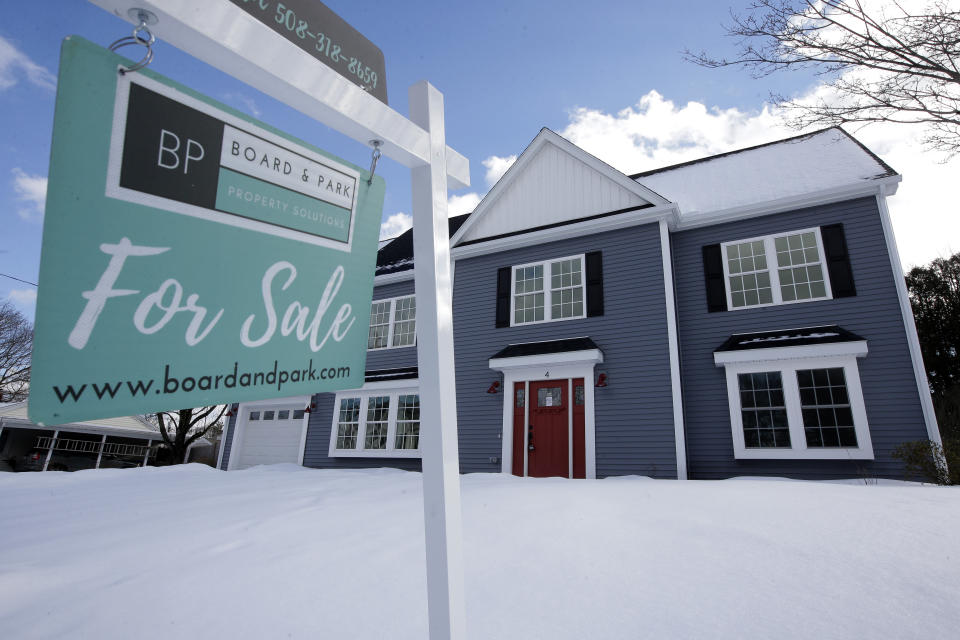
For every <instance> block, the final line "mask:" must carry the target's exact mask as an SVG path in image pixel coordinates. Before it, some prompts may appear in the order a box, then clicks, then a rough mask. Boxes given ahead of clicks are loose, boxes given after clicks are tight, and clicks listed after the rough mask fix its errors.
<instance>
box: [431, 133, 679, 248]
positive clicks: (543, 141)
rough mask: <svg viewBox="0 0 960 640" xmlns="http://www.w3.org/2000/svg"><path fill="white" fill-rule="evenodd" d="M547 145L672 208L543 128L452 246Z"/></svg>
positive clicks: (627, 177) (456, 236) (627, 178)
mask: <svg viewBox="0 0 960 640" xmlns="http://www.w3.org/2000/svg"><path fill="white" fill-rule="evenodd" d="M547 144H552V145H554V146H555V147H557V148H558V149H560V150H561V151H563V152H565V153H567V154H568V155H569V156H571V157H573V158H576V159H577V160H580V161H581V162H583V163H584V164H586V165H587V166H588V167H590V168H591V169H593V170H594V171H596V172H598V173H600V174H601V175H603V176H605V177H607V178H608V179H610V180H611V181H613V182H615V183H616V184H618V185H619V186H620V187H622V188H624V189H626V190H627V191H629V192H630V193H632V194H634V195H636V196H637V197H639V198H641V199H643V200H644V201H646V202H649V203H651V204H654V205H663V204H669V201H668V200H667V199H665V198H664V197H663V196H661V195H660V194H658V193H657V192H655V191H653V190H651V189H650V188H649V187H646V186H644V185H642V184H640V183H639V182H637V181H636V180H631V179H630V177H629V176H627V175H626V174H624V173H623V172H621V171H618V170H616V169H614V168H613V167H611V166H610V165H609V164H607V163H606V162H604V161H602V160H600V159H599V158H597V157H596V156H594V155H592V154H590V153H588V152H586V151H584V150H583V149H581V148H580V147H578V146H577V145H575V144H573V143H572V142H570V141H569V140H567V139H566V138H564V137H563V136H560V135H558V134H557V133H555V132H553V131H551V130H550V129H547V128H543V129H541V130H540V133H538V134H537V136H536V137H535V138H534V139H533V140H532V141H531V142H530V144H529V145H527V148H526V149H524V150H523V152H521V153H520V157H518V158H517V160H516V161H515V162H514V163H513V164H512V165H510V168H508V169H507V171H506V173H504V174H503V175H502V176H501V177H500V179H499V180H498V181H497V183H496V184H495V185H493V188H491V189H490V191H488V192H487V194H486V195H485V196H484V197H483V199H482V200H481V201H480V203H479V204H478V205H477V206H476V208H474V210H473V215H471V216H470V217H469V218H467V220H466V221H465V222H464V223H463V225H462V226H461V227H460V228H459V229H457V232H456V233H455V234H453V237H452V238H450V245H451V246H456V244H457V243H458V242H460V240H461V239H462V238H463V237H464V236H465V235H466V234H467V232H468V231H469V230H470V228H471V227H472V226H473V225H474V224H475V223H476V222H477V220H479V219H480V217H482V216H483V215H484V213H485V212H486V211H487V210H488V209H490V208H491V207H493V206H494V204H496V202H497V200H499V199H500V196H502V195H503V193H504V192H506V190H507V187H508V186H509V185H510V183H512V182H513V181H514V180H516V178H517V176H519V175H520V174H521V173H522V172H523V169H524V167H526V166H527V165H528V164H529V163H530V162H531V161H532V160H533V158H534V157H536V156H537V153H538V151H539V150H540V148H541V147H543V146H544V145H547Z"/></svg>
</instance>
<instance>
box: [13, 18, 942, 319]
mask: <svg viewBox="0 0 960 640" xmlns="http://www.w3.org/2000/svg"><path fill="white" fill-rule="evenodd" d="M327 4H328V6H330V7H331V8H332V9H333V10H334V11H335V12H337V13H338V14H339V15H341V16H342V17H343V18H344V19H346V20H347V21H348V22H349V23H350V24H352V25H353V26H354V27H356V28H357V29H358V30H359V31H361V32H362V33H363V34H364V35H365V36H367V37H368V38H369V39H370V40H372V41H373V42H374V43H375V44H377V45H378V46H379V47H380V48H381V49H382V50H383V52H384V56H385V58H386V67H387V89H388V93H389V98H390V105H391V106H392V107H393V108H394V109H396V110H397V111H399V112H400V113H403V114H406V113H407V88H408V87H409V86H410V85H411V84H413V83H414V82H416V81H419V80H422V79H427V80H429V81H430V82H431V83H433V84H434V85H435V86H436V87H437V88H438V89H440V91H442V92H443V94H444V97H445V104H446V125H447V141H448V144H449V145H450V146H451V147H453V148H454V149H456V150H457V151H459V152H460V153H462V154H463V155H465V156H466V157H467V158H468V159H469V160H470V163H471V179H472V180H471V181H472V186H471V187H470V188H469V189H466V190H462V191H460V192H455V193H451V196H452V198H451V213H452V214H453V213H462V212H466V211H469V210H470V209H471V208H472V207H473V206H474V205H475V203H476V202H477V201H478V200H479V198H481V197H482V196H483V194H484V193H486V191H487V190H488V189H489V187H490V186H491V185H492V184H493V182H495V181H496V179H497V178H498V177H499V175H501V174H502V172H503V170H505V169H506V167H507V166H509V163H510V161H511V159H512V157H513V156H515V155H517V154H519V153H520V152H521V151H523V149H524V147H525V146H526V145H527V144H528V143H529V142H530V141H531V140H532V139H533V138H534V136H535V135H536V134H537V132H538V131H539V130H540V128H541V127H549V128H551V129H553V130H554V131H557V132H558V133H560V134H561V135H564V136H565V137H567V138H569V139H571V140H572V141H573V142H575V143H576V144H578V145H580V146H582V147H583V148H585V149H586V150H588V151H590V152H591V153H593V154H594V155H597V156H598V157H600V158H601V159H603V160H605V161H607V162H609V163H610V164H612V165H614V166H615V167H617V168H618V169H621V170H623V171H625V172H635V171H641V170H644V169H649V168H653V167H656V166H664V165H667V164H672V163H674V162H679V161H684V160H688V159H692V158H696V157H702V156H704V155H709V154H713V153H720V152H723V151H728V150H730V149H735V148H740V147H744V146H749V145H752V144H758V143H761V142H766V141H769V140H775V139H777V138H781V137H787V136H789V135H793V134H794V132H792V131H789V130H786V129H784V128H783V127H782V125H781V124H780V121H779V119H778V117H777V115H776V114H775V113H772V112H771V111H770V110H769V109H768V108H766V107H765V101H766V98H767V95H768V93H769V92H770V91H776V92H780V93H784V94H787V95H796V96H803V95H807V94H809V93H810V92H812V91H814V90H816V82H817V81H816V78H815V77H814V76H812V75H809V74H781V75H777V76H773V77H768V78H765V79H761V80H755V79H752V78H751V77H750V76H749V75H748V74H747V73H746V72H744V71H742V70H736V69H727V70H709V69H703V68H700V67H697V66H695V65H692V64H690V63H687V62H684V61H683V57H682V54H681V52H682V50H683V49H684V48H685V47H689V48H691V49H700V48H704V49H707V50H708V51H710V52H712V53H721V54H722V53H724V52H726V51H729V50H730V48H731V47H732V46H733V44H734V43H733V42H732V41H731V40H730V39H729V38H727V37H725V36H724V35H723V30H722V27H721V24H722V23H724V22H725V21H727V20H728V16H729V11H730V10H731V9H733V10H739V9H742V8H744V7H745V6H746V4H747V3H746V2H739V1H736V2H735V1H732V0H729V1H728V2H716V1H715V0H714V1H712V2H701V1H686V2H682V3H653V2H636V1H635V0H634V1H633V2H604V1H597V2H592V3H589V4H588V5H584V3H582V2H577V3H574V2H552V3H549V4H546V3H523V2H519V3H518V2H500V1H492V2H485V3H450V2H416V3H385V2H366V3H347V2H342V1H339V0H329V1H328V2H327ZM14 9H16V10H14ZM0 11H2V15H3V19H2V20H0V113H2V118H0V145H2V153H0V273H4V274H8V275H11V276H14V277H17V278H21V279H23V280H27V281H29V282H36V281H37V272H38V268H39V260H40V240H41V232H42V222H43V215H42V206H43V193H44V188H45V177H46V175H47V166H48V163H49V148H50V135H51V129H52V122H53V105H54V98H55V83H56V73H57V60H58V55H59V47H60V41H61V39H62V38H63V37H64V36H67V35H70V34H78V35H81V36H83V37H85V38H87V39H89V40H92V41H94V42H98V43H101V44H103V45H104V46H106V45H107V44H109V43H110V42H112V41H113V40H115V39H117V38H119V37H122V36H124V35H128V34H129V32H130V26H129V25H128V24H127V23H125V22H123V21H121V20H119V19H118V18H116V17H114V16H112V15H111V14H109V13H107V12H106V11H104V10H102V9H100V8H98V7H96V6H94V5H93V4H91V3H89V2H84V1H77V0H70V1H67V0H58V1H47V2H35V3H26V4H21V5H12V4H9V3H8V4H6V5H5V6H4V8H3V9H0ZM152 68H153V69H154V70H156V71H157V72H159V73H162V74H164V75H166V76H169V77H171V78H173V79H175V80H177V81H179V82H182V83H184V84H186V85H188V86H190V87H192V88H194V89H197V90H199V91H202V92H203V93H205V94H207V95H209V96H211V97H213V98H215V99H218V100H221V101H222V102H225V103H227V104H229V105H231V106H233V107H236V108H238V109H241V110H243V111H245V112H247V113H250V114H252V115H254V116H256V117H258V118H260V119H262V120H264V121H265V122H267V123H269V124H271V125H274V126H277V127H279V128H281V129H283V130H285V131H287V132H289V133H291V134H293V135H295V136H298V137H300V138H303V139H305V140H307V141H309V142H311V143H313V144H315V145H317V146H319V147H321V148H324V149H327V150H329V151H331V152H333V153H335V154H337V155H339V156H341V157H343V158H345V159H347V160H349V161H352V162H354V163H356V164H359V165H362V166H366V165H367V164H368V163H369V154H370V152H369V149H367V148H366V147H364V146H363V145H360V144H358V143H356V142H354V141H352V140H350V139H348V138H346V137H344V136H342V135H340V134H338V133H337V132H335V131H332V130H330V129H328V128H326V127H325V126H323V125H320V124H318V123H315V122H313V121H311V120H310V119H309V118H307V117H306V116H303V115H301V114H300V113H298V112H296V111H294V110H292V109H289V108H287V107H285V106H284V105H282V104H279V103H278V102H276V101H274V100H273V99H271V98H269V97H268V96H266V95H264V94H261V93H259V92H258V91H256V90H254V89H252V88H250V87H248V86H246V85H244V84H243V83H242V82H240V81H238V80H235V79H233V78H232V77H229V76H226V75H225V74H223V73H221V72H219V71H217V70H215V69H213V68H212V67H210V66H208V65H206V64H204V63H202V62H200V61H198V60H195V59H193V58H191V57H190V56H188V55H186V54H184V53H182V52H180V51H178V50H177V49H175V48H174V47H172V46H171V45H168V44H165V43H164V42H162V41H160V42H159V43H158V45H156V59H155V61H154V63H153V65H152ZM854 133H855V135H857V137H858V138H860V139H861V140H862V141H863V142H865V143H866V144H867V145H868V146H870V147H871V148H872V149H873V150H874V151H876V152H878V153H879V154H880V155H881V156H882V157H883V158H884V159H885V160H887V161H888V162H889V163H890V164H891V165H892V166H893V167H894V168H895V169H897V170H898V171H900V172H901V173H902V174H904V184H903V186H901V190H900V193H899V194H898V195H897V196H895V197H894V198H893V199H892V200H891V211H892V215H893V218H894V226H895V228H896V231H897V234H898V239H899V241H900V246H901V254H902V258H903V261H904V263H905V264H906V265H910V264H920V263H923V262H927V261H929V260H931V259H932V258H934V257H937V256H938V255H945V254H948V253H949V252H952V251H957V250H960V242H958V240H960V223H957V222H955V221H954V219H956V218H960V216H957V215H956V213H957V211H956V205H954V204H953V202H952V201H954V200H955V199H953V198H951V197H950V196H949V195H948V193H947V191H946V185H947V184H948V182H947V179H948V178H949V176H950V172H951V170H952V172H954V173H955V171H956V166H957V165H956V162H955V163H954V165H953V166H952V168H951V167H950V166H948V165H943V164H938V162H937V161H938V160H940V158H938V157H937V156H935V155H933V154H929V153H926V154H924V153H922V152H921V151H920V149H919V145H918V143H917V134H918V132H915V131H911V130H893V129H890V128H886V129H884V128H879V127H872V128H868V129H866V130H863V131H860V132H854ZM378 173H380V174H381V175H383V176H384V178H385V179H386V181H387V195H386V202H385V205H384V221H385V223H386V225H385V227H384V233H385V234H390V233H396V232H397V231H399V230H402V229H403V226H404V224H405V223H406V221H407V214H408V213H409V210H410V189H409V171H408V170H407V169H405V168H403V167H401V166H399V165H396V164H394V163H392V162H390V161H384V162H381V164H380V168H379V169H378ZM908 220H909V223H907V222H906V221H908ZM34 291H35V289H34V287H32V286H30V285H28V284H24V283H22V282H17V281H15V280H12V279H10V278H5V277H0V300H3V299H9V300H12V301H13V302H14V303H15V304H17V305H18V307H19V308H21V309H22V310H23V311H24V312H25V313H27V314H28V315H29V316H31V317H32V314H33V292H34Z"/></svg>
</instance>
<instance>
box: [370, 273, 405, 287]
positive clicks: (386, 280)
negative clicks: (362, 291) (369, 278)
mask: <svg viewBox="0 0 960 640" xmlns="http://www.w3.org/2000/svg"><path fill="white" fill-rule="evenodd" d="M407 280H413V269H404V270H403V271H397V272H396V273H384V274H382V275H379V276H373V286H375V287H379V286H380V285H384V284H393V283H395V282H406V281H407Z"/></svg>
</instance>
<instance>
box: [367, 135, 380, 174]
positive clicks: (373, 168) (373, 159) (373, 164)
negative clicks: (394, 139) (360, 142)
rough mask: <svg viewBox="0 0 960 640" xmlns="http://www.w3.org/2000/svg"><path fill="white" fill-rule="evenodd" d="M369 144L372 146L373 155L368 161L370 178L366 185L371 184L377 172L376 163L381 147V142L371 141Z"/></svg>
mask: <svg viewBox="0 0 960 640" xmlns="http://www.w3.org/2000/svg"><path fill="white" fill-rule="evenodd" d="M370 144H372V145H373V155H372V157H371V159H370V177H369V178H367V184H368V185H371V184H373V176H374V174H375V173H376V172H377V161H378V160H379V159H380V156H381V153H380V147H381V146H383V140H371V141H370Z"/></svg>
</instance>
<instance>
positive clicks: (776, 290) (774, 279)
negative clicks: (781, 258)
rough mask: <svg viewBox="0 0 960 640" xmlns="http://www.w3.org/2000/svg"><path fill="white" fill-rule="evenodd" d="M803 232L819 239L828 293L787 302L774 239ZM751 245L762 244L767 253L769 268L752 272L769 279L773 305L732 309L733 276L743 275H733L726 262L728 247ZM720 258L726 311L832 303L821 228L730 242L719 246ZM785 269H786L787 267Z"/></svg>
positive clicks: (753, 305) (760, 304)
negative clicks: (805, 303)
mask: <svg viewBox="0 0 960 640" xmlns="http://www.w3.org/2000/svg"><path fill="white" fill-rule="evenodd" d="M804 233H813V234H814V235H815V236H816V241H817V253H818V255H819V257H820V260H819V264H820V272H821V274H822V275H823V285H824V289H825V290H826V292H827V294H826V295H825V296H821V297H818V298H804V299H802V300H784V299H783V291H782V290H781V288H780V287H781V285H780V268H781V267H780V265H779V262H777V249H776V244H775V242H774V241H775V240H776V238H783V237H787V236H796V235H801V234H804ZM748 242H751V243H752V242H763V252H764V261H765V262H766V263H767V267H766V269H758V270H755V271H753V272H751V273H753V274H759V273H763V272H764V271H766V273H767V274H768V276H769V277H770V294H771V296H772V297H773V302H761V303H759V304H745V305H742V306H739V307H735V306H733V291H732V290H731V288H730V278H731V277H732V275H741V274H742V273H743V272H741V273H738V274H731V273H730V264H729V261H728V259H727V247H729V246H730V245H740V244H746V243H748ZM720 255H721V257H722V259H723V284H724V288H725V290H726V294H727V310H728V311H740V310H743V309H757V308H759V307H772V306H779V305H784V304H797V303H802V302H816V301H818V300H832V299H833V288H832V287H831V286H830V275H829V273H827V257H826V255H825V252H824V250H823V237H822V236H821V234H820V227H811V228H808V229H799V230H797V231H785V232H781V233H770V234H767V235H763V236H756V237H753V238H746V239H744V240H731V241H729V242H721V243H720ZM785 268H786V267H785Z"/></svg>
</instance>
